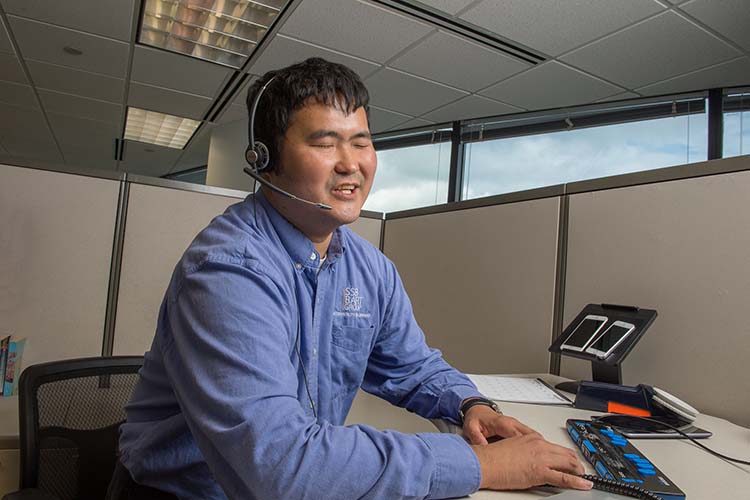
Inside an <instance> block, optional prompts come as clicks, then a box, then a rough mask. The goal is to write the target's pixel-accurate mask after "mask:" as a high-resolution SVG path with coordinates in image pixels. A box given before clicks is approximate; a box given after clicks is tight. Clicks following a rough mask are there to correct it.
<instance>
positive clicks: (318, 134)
mask: <svg viewBox="0 0 750 500" xmlns="http://www.w3.org/2000/svg"><path fill="white" fill-rule="evenodd" d="M326 137H332V138H334V139H341V135H340V134H339V133H338V132H336V131H335V130H316V131H315V132H313V133H312V134H310V135H308V136H307V138H308V139H310V140H311V141H316V140H318V139H325V138H326Z"/></svg>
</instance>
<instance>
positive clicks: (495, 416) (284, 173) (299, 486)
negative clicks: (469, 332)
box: [120, 59, 590, 499]
mask: <svg viewBox="0 0 750 500" xmlns="http://www.w3.org/2000/svg"><path fill="white" fill-rule="evenodd" d="M272 78H273V80H272ZM269 82H270V83H269ZM259 93H262V95H261V96H260V98H259V100H258V107H257V113H256V114H255V127H254V129H255V132H256V135H257V137H258V138H259V140H262V142H263V143H264V144H265V145H266V146H267V148H268V151H269V153H268V156H269V157H270V161H269V166H268V168H267V169H266V170H264V172H263V173H262V174H261V175H262V176H263V179H264V180H265V181H267V182H271V183H272V185H274V186H276V187H277V188H281V189H283V190H285V191H287V192H289V193H291V194H293V195H294V196H296V197H298V198H301V199H302V200H308V201H312V202H314V203H322V204H325V205H328V206H329V208H330V209H322V208H319V207H316V206H313V204H310V203H306V202H304V201H300V200H297V199H292V198H291V197H287V196H285V195H283V194H281V193H279V192H276V191H275V190H273V189H268V188H267V187H266V186H264V187H263V188H262V189H261V191H260V192H258V194H256V195H254V196H253V195H251V196H249V197H248V198H247V199H246V200H245V201H244V202H242V203H239V204H237V205H234V206H232V207H230V208H229V209H227V211H226V212H225V213H224V214H223V215H221V216H219V217H217V218H215V219H214V220H213V221H212V222H211V223H210V224H209V226H208V227H207V228H206V229H204V230H203V231H202V232H201V233H200V234H199V235H198V236H197V237H196V239H195V240H194V241H193V243H192V244H191V245H190V247H189V248H188V250H187V251H186V252H185V254H184V256H183V257H182V259H181V260H180V262H179V263H178V265H177V267H176V269H175V271H174V274H173V276H172V280H171V282H170V285H169V288H168V290H167V292H166V295H165V298H164V302H163V304H162V307H161V310H160V313H159V320H158V325H157V329H156V335H155V338H154V341H153V345H152V347H151V350H150V351H149V352H148V353H146V356H145V362H144V366H143V369H142V370H141V372H140V381H139V383H138V386H137V387H136V390H135V393H134V395H133V398H132V401H131V402H130V404H129V405H128V408H127V414H128V421H127V423H126V424H124V425H123V427H122V434H121V439H120V445H121V452H122V454H121V462H122V464H124V466H125V467H126V468H127V470H128V471H129V472H130V474H131V476H132V478H133V479H134V480H135V481H136V482H137V483H139V484H142V485H146V486H150V487H153V488H157V489H158V490H161V491H165V492H169V493H172V494H174V495H176V496H178V497H179V498H201V499H209V498H210V499H215V498H216V499H220V498H221V499H223V498H235V499H293V498H302V497H304V498H313V499H350V498H351V499H354V498H375V499H400V498H448V497H457V496H463V495H466V494H469V493H472V492H474V491H475V490H477V489H478V488H480V487H482V488H494V489H503V488H528V487H530V486H533V485H539V484H545V483H549V484H555V485H560V486H567V487H577V488H582V489H586V488H589V487H590V484H589V483H588V482H587V481H584V480H583V479H581V478H579V477H576V476H573V475H572V474H579V473H582V472H583V468H582V467H581V465H580V463H579V462H578V460H577V458H576V456H575V453H574V452H573V451H572V450H569V449H567V448H563V447H560V446H557V445H554V444H551V443H548V442H546V441H544V440H543V439H542V438H541V436H539V435H538V434H536V433H535V432H533V431H532V430H531V429H529V428H528V427H526V426H525V425H523V424H521V423H520V422H518V421H516V420H515V419H513V418H510V417H507V416H503V415H501V414H499V413H496V412H495V410H494V409H493V408H492V407H490V406H488V405H487V404H486V402H485V401H483V400H482V399H481V398H482V395H481V394H480V393H478V392H477V390H476V388H475V387H474V385H473V384H472V383H471V382H470V380H469V379H468V378H467V377H466V376H464V375H463V374H461V373H459V372H458V371H456V370H454V369H453V368H452V367H450V366H449V365H448V364H447V363H446V362H445V361H444V360H443V359H442V358H441V354H440V352H438V351H435V350H431V349H429V348H428V347H427V346H426V345H425V342H424V335H423V333H422V331H421V330H420V329H419V327H418V326H417V324H416V322H415V320H414V316H413V313H412V310H411V305H410V303H409V300H408V298H407V296H406V293H405V291H404V288H403V286H402V284H401V280H400V279H399V276H398V274H397V272H396V269H395V267H394V265H393V264H392V263H391V262H390V261H389V260H388V259H387V258H386V257H384V256H383V255H382V254H381V253H380V252H379V251H378V250H377V249H376V248H374V247H373V246H372V245H370V244H368V243H367V242H365V241H364V240H363V239H362V238H360V237H358V236H357V235H355V234H354V233H353V232H352V231H350V230H349V229H348V228H346V227H344V225H345V224H348V223H351V222H354V221H355V220H356V219H357V217H358V216H359V212H360V209H361V207H362V205H363V204H364V202H365V200H366V198H367V195H368V193H369V191H370V187H371V186H372V181H373V177H374V175H375V168H376V163H377V160H376V156H375V151H374V149H373V145H372V142H371V138H370V132H369V127H368V116H367V110H368V100H369V97H368V94H367V90H366V89H365V87H364V85H363V83H362V82H361V80H360V79H359V77H358V76H357V75H356V74H355V73H353V72H352V71H351V70H349V69H348V68H346V67H344V66H341V65H338V64H332V63H328V62H326V61H323V60H322V59H309V60H307V61H305V62H303V63H299V64H297V65H294V66H290V67H288V68H285V69H282V70H279V71H275V72H270V73H269V74H266V75H265V76H263V77H262V78H261V79H259V80H258V81H257V82H256V83H255V84H254V85H253V87H252V88H251V89H250V91H249V92H248V107H249V108H250V110H251V112H252V110H253V108H254V103H255V99H256V97H257V96H258V94H259ZM252 118H253V117H252V115H251V121H252ZM251 146H255V144H252V145H251ZM255 166H256V167H258V165H257V164H256V165H255ZM360 387H362V388H363V389H364V390H366V391H368V392H370V393H372V394H376V395H378V396H380V397H382V398H384V399H386V400H388V401H390V402H391V403H393V404H397V405H399V406H402V407H405V408H407V409H408V410H411V411H414V412H416V413H418V414H420V415H422V416H424V417H426V418H444V419H448V420H451V421H453V422H455V423H461V422H460V420H461V416H460V414H459V410H460V409H463V410H464V419H463V425H464V429H465V432H466V434H467V436H468V437H469V439H470V440H471V442H472V445H469V444H467V443H466V442H465V441H464V440H463V439H462V438H461V437H459V436H456V435H450V434H439V433H425V434H417V435H407V434H401V433H398V432H393V431H383V432H381V431H377V430H375V429H373V428H371V427H367V426H351V427H344V426H343V424H344V420H345V418H346V415H347V413H348V411H349V409H350V407H351V404H352V400H353V399H354V396H355V394H356V392H357V390H358V389H359V388H360ZM493 436H497V437H502V438H507V439H504V440H502V441H498V442H495V443H492V444H488V442H487V438H491V437H493Z"/></svg>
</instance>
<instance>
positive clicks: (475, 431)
mask: <svg viewBox="0 0 750 500" xmlns="http://www.w3.org/2000/svg"><path fill="white" fill-rule="evenodd" d="M465 434H466V436H467V437H468V438H469V442H470V443H471V444H480V445H485V444H488V443H487V438H485V437H484V434H482V431H481V429H480V428H479V423H478V422H472V423H471V424H470V425H469V426H468V428H467V429H466V430H465Z"/></svg>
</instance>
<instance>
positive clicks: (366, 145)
mask: <svg viewBox="0 0 750 500" xmlns="http://www.w3.org/2000/svg"><path fill="white" fill-rule="evenodd" d="M354 147H355V148H359V149H364V148H369V147H370V143H369V142H355V143H354Z"/></svg>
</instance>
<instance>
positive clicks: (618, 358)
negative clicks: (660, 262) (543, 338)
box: [549, 304, 657, 394]
mask: <svg viewBox="0 0 750 500" xmlns="http://www.w3.org/2000/svg"><path fill="white" fill-rule="evenodd" d="M588 315H596V316H605V317H606V318H607V323H605V324H604V325H603V326H602V331H604V330H605V329H606V328H607V326H608V325H610V324H611V323H613V322H615V321H624V322H626V323H631V324H632V325H634V326H635V329H634V330H633V331H632V332H631V333H630V335H628V336H627V337H626V338H625V339H624V340H623V341H622V343H621V344H620V345H618V346H617V347H616V348H615V350H614V351H612V352H611V353H610V354H609V355H608V356H607V357H606V358H604V359H602V358H599V357H597V356H595V355H593V354H589V353H587V352H576V351H570V350H563V349H562V348H561V346H562V345H563V344H564V343H565V341H566V340H567V339H568V337H569V336H570V334H571V333H572V332H573V331H574V330H575V329H576V327H577V326H578V325H579V324H580V323H581V321H583V319H584V318H585V317H586V316H588ZM656 316H657V313H656V311H655V310H653V309H640V308H638V307H634V306H623V305H616V304H588V305H587V306H586V307H584V308H583V310H582V311H581V312H580V313H579V314H578V316H576V318H575V319H574V320H573V321H572V322H571V323H570V325H568V327H567V328H565V330H563V332H562V334H560V336H559V337H558V338H557V339H556V340H555V341H554V342H553V343H552V345H551V346H550V347H549V351H550V352H557V353H560V354H562V355H565V356H572V357H575V358H579V359H585V360H588V361H591V376H592V377H591V378H592V380H593V381H594V382H606V383H609V384H622V368H621V363H622V361H623V360H624V359H625V357H626V356H627V355H628V354H629V353H630V351H631V350H633V347H635V344H636V343H638V341H639V340H640V339H641V337H642V336H643V334H644V333H645V332H646V330H647V329H648V327H650V326H651V324H652V323H653V322H654V320H655V319H656ZM556 387H557V388H558V389H560V390H562V391H566V392H570V393H573V394H575V393H577V392H578V382H562V383H560V384H558V385H557V386H556Z"/></svg>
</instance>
